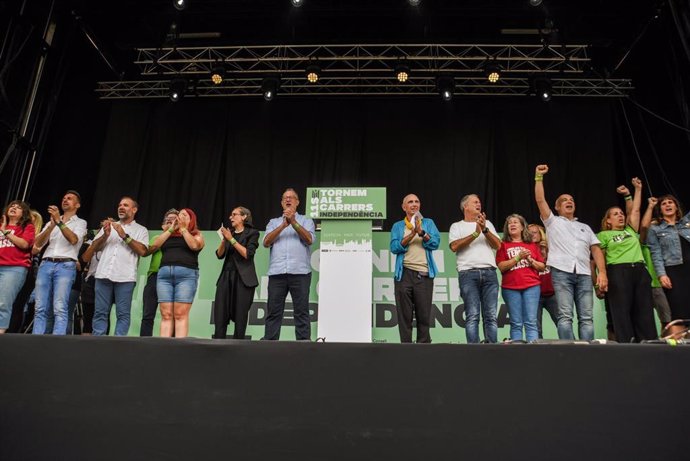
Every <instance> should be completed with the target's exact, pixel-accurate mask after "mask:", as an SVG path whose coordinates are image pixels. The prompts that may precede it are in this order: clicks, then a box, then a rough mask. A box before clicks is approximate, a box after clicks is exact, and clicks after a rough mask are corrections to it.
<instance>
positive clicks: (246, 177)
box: [90, 97, 617, 231]
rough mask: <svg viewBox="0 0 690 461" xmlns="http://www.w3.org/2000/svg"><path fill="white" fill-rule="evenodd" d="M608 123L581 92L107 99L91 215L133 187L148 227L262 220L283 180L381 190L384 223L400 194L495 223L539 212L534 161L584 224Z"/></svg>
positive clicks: (602, 205) (609, 156)
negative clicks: (184, 216) (174, 211)
mask: <svg viewBox="0 0 690 461" xmlns="http://www.w3.org/2000/svg"><path fill="white" fill-rule="evenodd" d="M611 120H612V113H611V105H610V102H608V101H604V100H585V99H560V100H558V101H551V103H550V104H543V103H541V102H539V101H535V100H534V99H531V98H527V97H525V98H515V99H509V98H502V99H488V98H487V99H483V98H456V99H455V100H453V101H452V103H444V102H443V101H440V100H437V99H435V98H433V99H432V98H424V99H415V98H407V99H379V98H376V99H308V98H302V99H295V98H290V97H282V98H281V97H278V98H277V99H275V100H274V101H273V102H271V103H266V102H264V101H263V100H259V99H255V98H252V99H232V100H200V99H190V98H186V99H183V100H182V101H180V102H179V103H177V104H172V103H170V102H167V101H165V102H163V101H156V102H151V101H123V102H115V103H113V104H112V111H111V115H110V121H109V126H108V129H107V136H106V139H105V142H104V148H103V156H102V159H101V163H100V172H99V174H98V185H97V188H96V190H95V193H94V197H93V203H92V205H91V214H90V218H91V219H90V223H91V225H95V224H97V223H98V222H99V220H100V219H102V218H103V217H105V216H112V215H114V214H115V207H116V204H117V201H118V200H119V198H120V196H122V195H126V194H131V195H133V196H135V197H136V198H137V199H138V200H139V202H140V204H141V207H140V214H139V219H138V220H139V221H140V222H142V223H144V224H146V225H148V226H150V227H157V226H158V223H159V222H160V216H161V215H162V213H163V212H164V211H165V210H167V209H168V208H170V207H173V206H174V207H184V206H188V207H191V208H193V209H194V210H195V211H197V215H198V216H199V222H200V224H201V226H202V227H204V228H207V229H210V228H217V227H218V226H219V224H220V222H221V221H222V220H223V219H224V218H226V217H227V216H228V214H229V211H230V210H231V208H232V207H233V206H236V205H240V204H242V205H244V206H247V207H248V208H250V209H251V210H252V211H253V212H254V216H255V221H256V225H257V227H259V228H264V226H265V224H266V222H267V221H268V219H270V218H272V217H274V216H275V215H278V214H279V213H280V204H279V202H280V195H281V193H282V191H283V190H284V189H285V188H286V187H294V188H295V189H296V190H297V191H298V192H300V193H303V192H304V190H305V188H306V187H308V186H328V185H333V186H348V185H353V186H384V187H387V188H388V209H389V216H390V218H389V219H388V221H387V223H386V224H385V228H387V229H388V228H390V225H391V223H392V222H394V221H395V220H397V219H399V216H400V214H401V213H402V211H401V210H400V203H401V201H402V197H403V196H404V195H405V194H407V193H411V192H412V193H416V194H418V195H419V197H420V199H421V201H422V212H423V214H425V215H426V216H429V217H432V218H434V219H435V220H436V221H437V224H438V225H439V228H440V229H441V230H443V231H447V230H448V228H449V227H450V224H451V223H452V222H454V221H456V220H458V219H460V217H461V215H460V211H459V201H460V198H461V197H462V196H463V195H464V194H468V193H478V194H479V195H480V198H481V199H482V201H483V202H484V206H485V208H486V212H487V215H488V217H489V219H490V220H492V221H493V222H494V224H495V225H496V226H497V227H501V226H502V224H503V221H504V219H505V217H506V216H507V215H508V214H510V213H514V212H518V213H521V214H523V215H525V216H526V217H527V218H528V219H529V220H535V219H537V218H538V214H537V210H536V206H535V205H534V198H533V196H534V194H533V178H534V167H535V165H536V164H537V163H541V162H545V163H548V164H549V165H550V166H551V168H552V172H550V173H549V175H548V176H547V177H546V190H547V197H548V199H549V201H550V202H553V201H554V200H555V198H556V197H557V195H558V194H560V193H564V192H568V193H571V194H573V195H574V196H575V199H576V201H577V204H578V213H577V214H578V215H579V217H580V219H582V220H583V221H585V222H588V223H589V224H595V223H596V222H598V221H599V218H600V215H601V214H602V213H603V212H604V210H605V209H606V208H608V207H609V206H610V205H613V204H615V203H617V197H616V194H615V187H616V185H617V184H616V173H615V168H614V147H613V142H612V138H613V128H612V123H611ZM301 209H302V210H303V209H304V208H303V207H302V208H301Z"/></svg>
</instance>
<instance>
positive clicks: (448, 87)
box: [436, 77, 455, 101]
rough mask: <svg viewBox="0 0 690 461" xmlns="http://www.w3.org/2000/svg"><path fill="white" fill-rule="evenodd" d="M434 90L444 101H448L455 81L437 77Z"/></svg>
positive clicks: (449, 78)
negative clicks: (436, 90)
mask: <svg viewBox="0 0 690 461" xmlns="http://www.w3.org/2000/svg"><path fill="white" fill-rule="evenodd" d="M436 88H437V89H438V93H439V94H440V95H441V98H443V100H444V101H450V100H451V99H453V93H454V92H455V79H454V78H453V77H437V78H436Z"/></svg>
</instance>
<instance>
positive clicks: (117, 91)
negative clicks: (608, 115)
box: [96, 76, 634, 99]
mask: <svg viewBox="0 0 690 461" xmlns="http://www.w3.org/2000/svg"><path fill="white" fill-rule="evenodd" d="M262 81H263V78H262V77H254V78H243V77H239V78H232V79H229V80H225V81H224V82H223V83H222V84H220V85H214V84H213V83H211V81H210V80H208V79H207V78H203V79H198V80H190V81H189V84H188V87H187V91H186V94H187V97H241V96H250V97H251V96H254V97H261V96H262V91H261V86H262ZM454 81H455V90H454V94H455V95H456V96H457V95H476V96H525V95H530V94H533V93H534V91H533V85H532V80H531V79H530V77H524V78H513V77H510V78H501V79H500V80H499V81H498V82H497V83H489V82H488V81H487V80H486V78H484V77H462V76H461V77H455V78H454ZM550 81H551V88H552V95H553V96H554V97H560V96H568V97H624V96H626V95H627V94H628V92H630V91H631V90H633V89H634V88H633V86H632V82H631V80H629V79H607V80H604V79H589V78H551V80H550ZM169 88H170V80H141V81H120V82H99V83H98V88H97V89H96V93H97V94H98V95H99V98H100V99H141V98H167V97H168V93H169ZM437 94H438V89H437V85H436V79H435V77H411V78H410V79H409V80H408V81H407V82H406V83H399V82H398V81H397V80H396V79H395V78H394V77H392V76H389V77H385V78H377V77H371V78H366V77H359V76H353V77H350V78H328V77H324V78H321V79H319V81H318V83H315V84H309V83H307V81H306V79H305V78H303V77H301V76H300V77H283V78H282V79H281V80H280V87H279V89H278V97H281V96H314V95H318V96H402V95H404V96H429V95H437Z"/></svg>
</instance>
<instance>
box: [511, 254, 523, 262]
mask: <svg viewBox="0 0 690 461" xmlns="http://www.w3.org/2000/svg"><path fill="white" fill-rule="evenodd" d="M513 259H514V260H515V262H516V263H519V262H520V260H521V259H522V258H521V257H520V255H517V256H516V257H514V258H513Z"/></svg>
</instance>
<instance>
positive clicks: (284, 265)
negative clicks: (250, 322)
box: [263, 189, 315, 341]
mask: <svg viewBox="0 0 690 461" xmlns="http://www.w3.org/2000/svg"><path fill="white" fill-rule="evenodd" d="M280 204H281V206H282V207H283V214H282V215H281V216H280V217H278V218H274V219H271V220H270V221H269V222H268V225H266V235H265V236H264V241H263V244H264V247H266V248H270V249H271V256H270V261H269V265H268V274H267V275H268V302H267V303H266V308H267V310H268V313H267V315H266V330H265V333H264V337H263V339H266V340H278V339H280V327H281V325H282V323H283V314H284V311H285V299H286V298H287V295H288V292H289V293H290V296H291V297H292V306H293V308H294V312H295V314H294V316H295V337H296V339H297V340H298V341H299V340H303V341H309V340H311V324H310V323H309V288H310V286H311V250H310V248H311V244H312V243H314V231H315V226H314V221H312V220H311V219H309V218H307V217H306V216H303V215H301V214H299V213H297V206H299V197H298V195H297V192H295V190H294V189H286V190H285V192H283V197H282V199H281V201H280Z"/></svg>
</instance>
